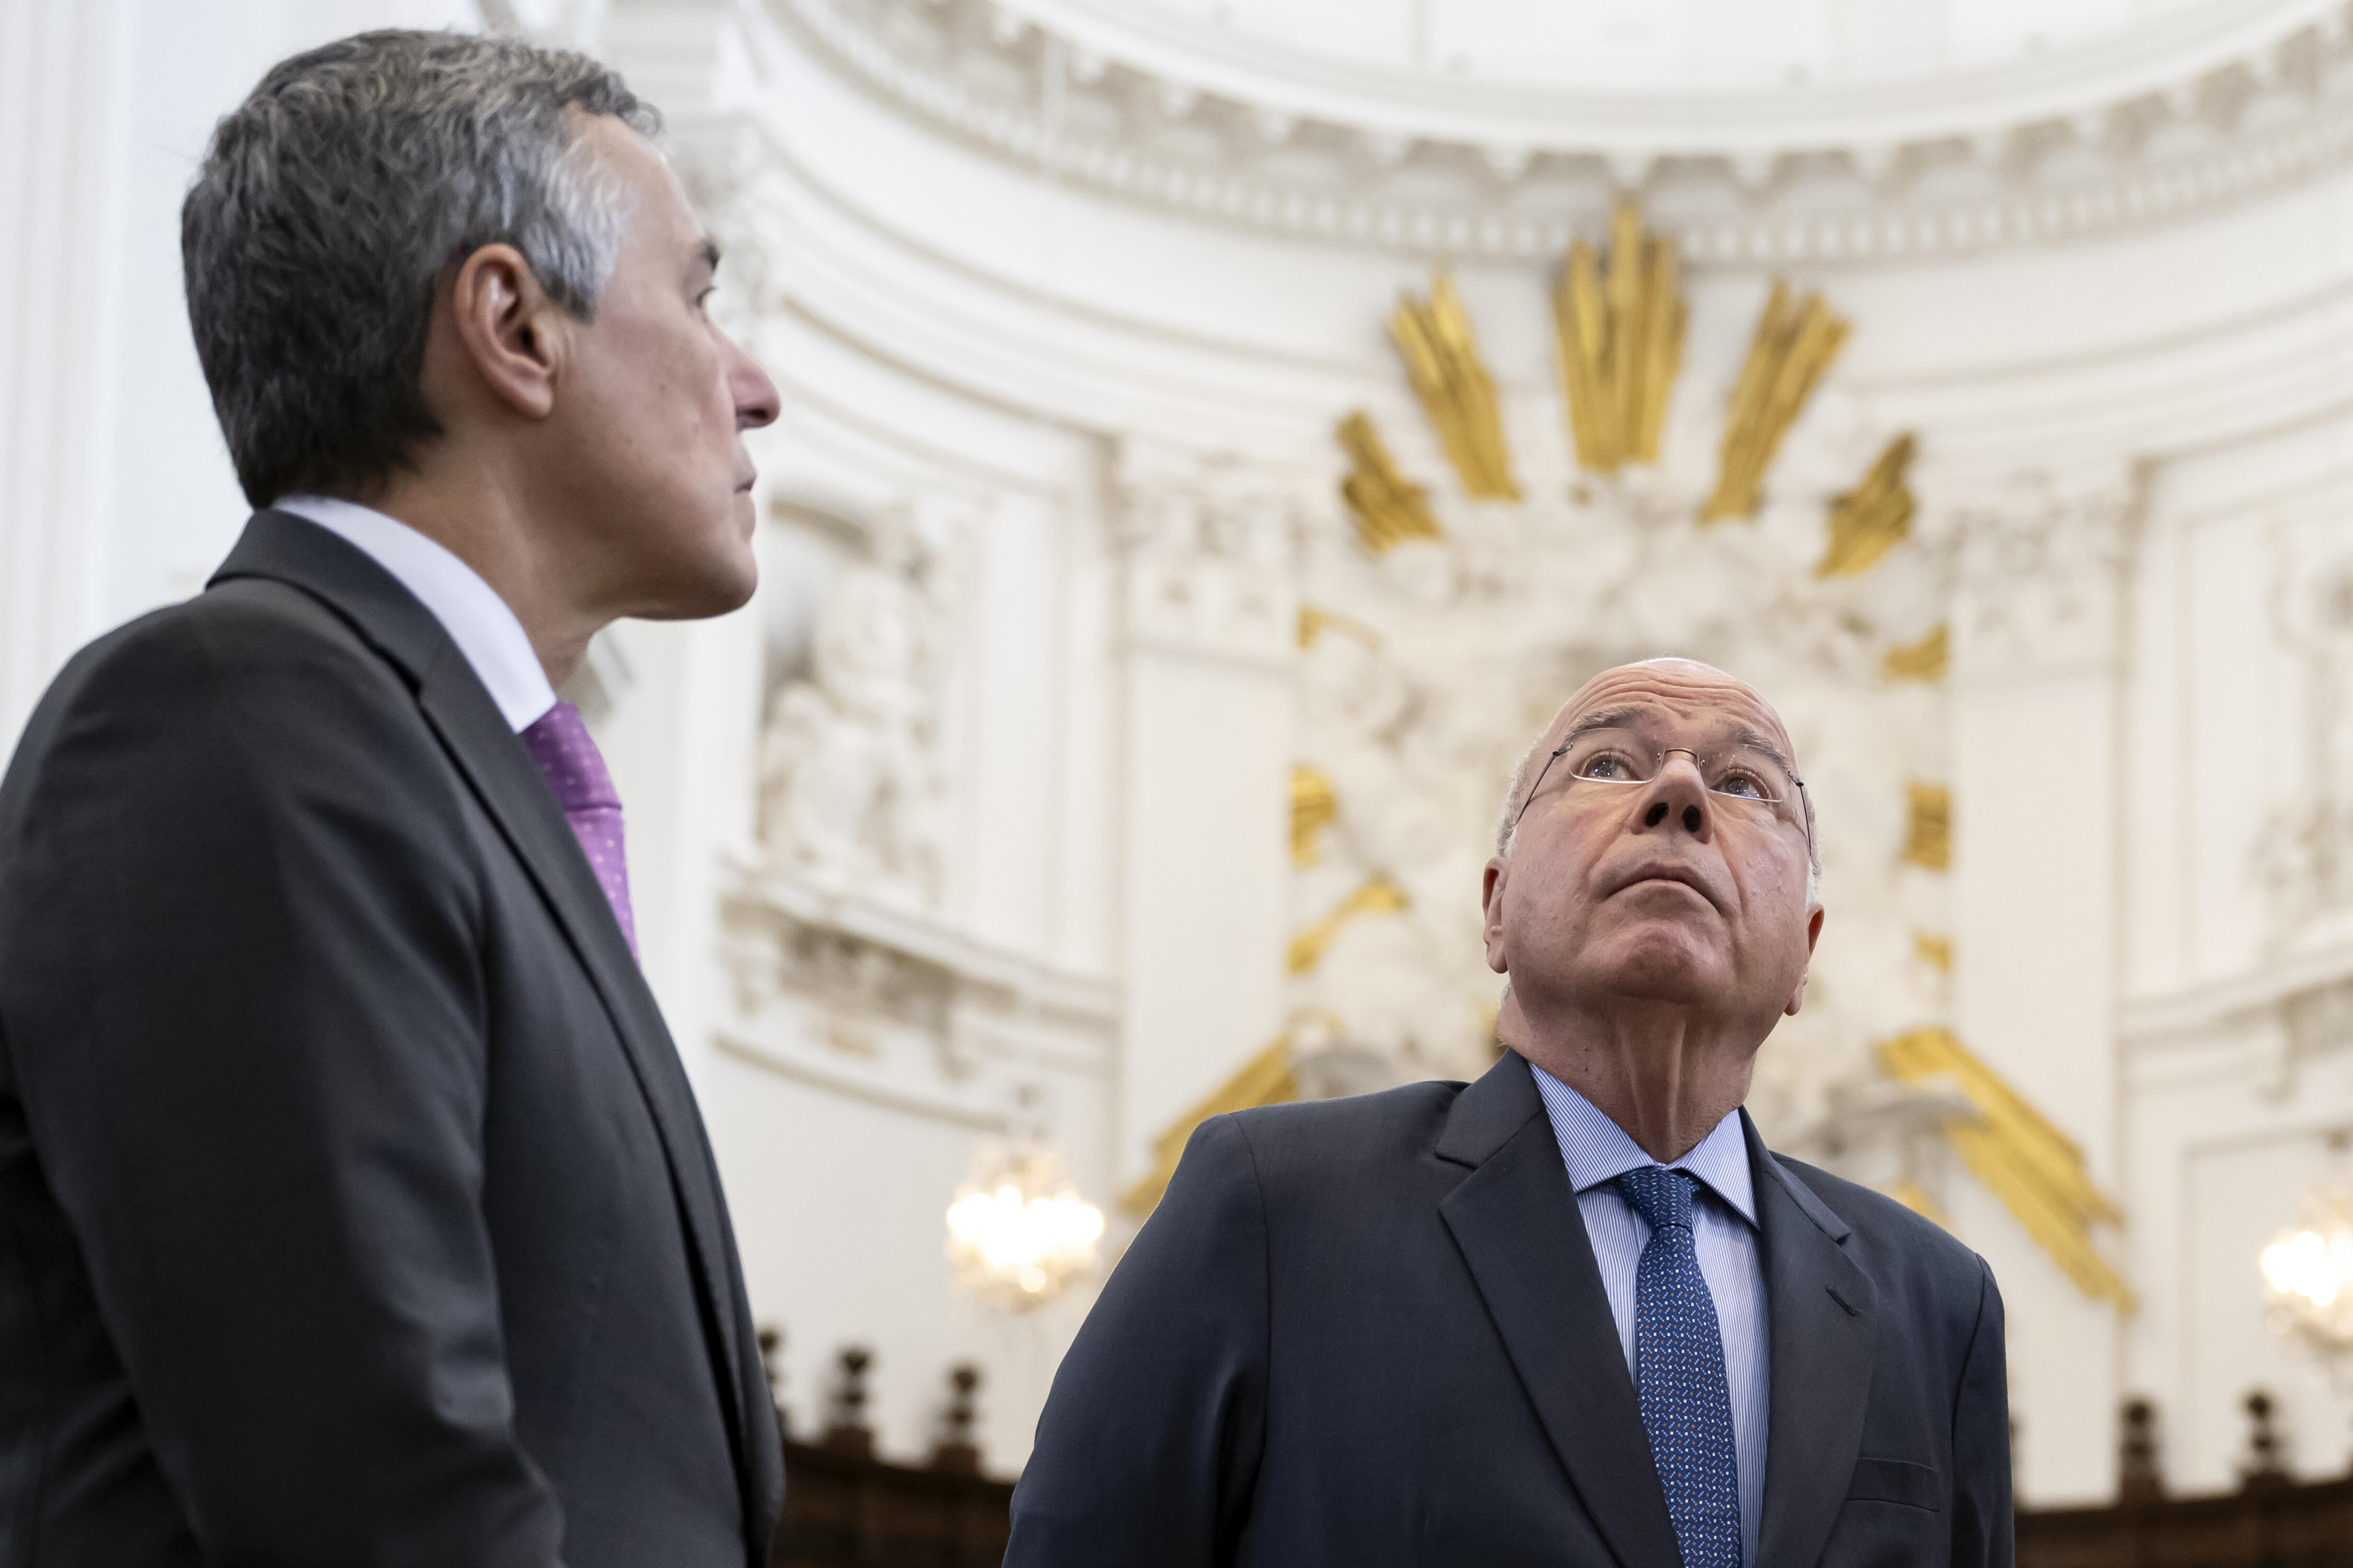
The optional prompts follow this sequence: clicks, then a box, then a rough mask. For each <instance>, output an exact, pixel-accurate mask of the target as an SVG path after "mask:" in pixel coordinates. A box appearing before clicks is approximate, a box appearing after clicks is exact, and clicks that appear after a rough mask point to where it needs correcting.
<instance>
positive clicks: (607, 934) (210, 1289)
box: [0, 512, 783, 1568]
mask: <svg viewBox="0 0 2353 1568" xmlns="http://www.w3.org/2000/svg"><path fill="white" fill-rule="evenodd" d="M782 1490H783V1470H782V1465H781V1458H780V1447H779V1444H778V1440H777V1435H776V1421H775V1417H774V1415H773V1413H772V1411H771V1409H770V1405H769V1402H768V1396H767V1389H766V1384H765V1380H764V1379H763V1377H762V1375H761V1372H760V1365H759V1356H758V1351H757V1347H756V1346H755V1345H754V1342H753V1332H752V1324H751V1321H750V1318H749V1315H748V1312H747V1310H746V1308H745V1305H744V1284H743V1279H742V1278H741V1275H740V1273H739V1272H738V1268H737V1263H736V1257H735V1243H734V1238H733V1236H732V1235H731V1234H730V1231H729V1228H728V1219H727V1209H726V1205H725V1202H724V1200H723V1197H722V1195H721V1193H720V1187H719V1176H718V1172H717V1170H716V1169H715V1168H714V1166H713V1164H712V1156H711V1151H710V1147H709V1145H708V1144H707V1143H706V1142H705V1141H704V1137H703V1129H702V1120H701V1118H700V1116H699V1114H698V1113H697V1111H696V1109H695V1104H694V1100H693V1097H692V1095H691V1091H690V1090H689V1088H688V1085H687V1080H686V1076H685V1073H684V1071H683V1069H682V1068H681V1065H680V1062H679V1058H678V1053H677V1051H676V1049H675V1048H674V1047H672V1045H671V1043H670V1036H669V1034H668V1032H667V1031H666V1030H665V1029H664V1027H663V1026H662V1021H661V1016H660V1014H659V1011H658V1010H657V1009H656V1007H655V1005H654V998H653V994H652V993H651V992H650V991H649V990H648V989H647V986H646V982H645V978H644V976H643V975H642V974H640V973H638V966H637V964H636V963H635V962H634V961H632V959H631V958H630V955H629V949H628V944H627V942H625V941H624V940H623V938H622V936H621V931H620V927H619V924H618V922H617V921H615V919H614V918H613V913H612V910H611V908H610V906H608V905H607V903H606V901H605V897H604V894H603V892H602V891H601V890H600V889H598V887H597V885H596V877H595V875H594V874H593V873H592V872H591V871H590V869H589V867H588V862H587V859H586V857H584V856H583V855H582V854H581V852H580V847H579V845H578V844H577V843H576V842H575V840H574V838H573V837H572V833H571V831H570V829H569V828H568V827H567V826H566V825H565V819H564V815H563V812H562V811H561V810H560V809H559V808H558V806H557V805H556V803H555V798H554V795H552V794H551V793H550V792H549V790H548V787H547V784H546V781H545V780H544V779H543V777H542V776H541V774H540V772H539V770H538V768H537V766H536V765H535V764H534V763H533V762H532V760H531V755H530V753H529V752H526V751H525V750H524V748H523V746H522V743H521V742H519V741H518V740H517V739H516V737H515V735H514V733H513V731H512V730H511V729H509V728H508V726H507V723H506V721H505V720H504V719H503V718H501V715H500V713H499V710H498V708H497V707H496V705H495V704H493V703H492V702H491V697H490V694H489V693H488V692H487V691H486V690H484V689H483V687H482V684H481V682H480V680H479V679H476V678H475V675H474V673H473V670H472V668H471V667H470V666H469V665H468V664H467V662H466V660H465V658H464V657H463V656H462V655H460V654H459V651H458V649H457V647H456V646H455V645H454V644H453V643H451V642H450V640H449V638H448V636H447V635H446V634H445V633H444V632H443V630H442V629H441V626H440V624H439V623H438V621H436V620H435V619H434V617H433V616H432V615H431V613H430V612H428V611H427V609H426V608H425V606H424V605H421V604H419V603H418V602H417V600H416V599H415V598H414V597H413V596H412V595H410V594H409V593H408V591H407V590H406V588H404V587H402V586H401V584H399V583H398V582H397V581H396V580H395V579H394V578H393V577H392V576H391V575H390V574H387V573H385V571H384V570H383V569H382V568H381V567H379V566H377V565H376V563H375V562H374V561H372V560H370V559H369V558H368V557H367V556H366V555H365V554H364V553H363V552H360V551H358V550H355V549H353V547H352V546H350V545H349V544H346V543H345V542H343V541H342V540H340V539H338V538H336V537H335V536H334V535H333V534H332V533H330V532H328V531H326V530H324V529H322V528H319V527H317V526H315V525H313V524H311V523H309V522H306V521H302V520H301V519H300V518H296V517H291V516H289V515H287V514H285V513H282V512H263V513H261V514H260V515H259V516H257V517H256V518H254V519H253V521H252V522H251V523H250V524H249V525H248V528H247V530H246V532H245V536H244V538H243V539H241V540H240V541H239V542H238V543H237V549H236V551H235V552H233V553H232V554H231V555H230V556H229V558H228V561H227V563H226V564H224V565H223V566H222V568H221V570H220V572H219V574H218V575H216V577H215V578H214V579H213V582H212V584H211V586H210V587H209V588H208V589H207V590H206V592H205V593H204V594H203V595H200V596H198V597H196V598H195V599H192V600H190V601H189V602H188V603H186V604H184V605H174V606H173V607H171V608H169V609H165V610H160V611H158V612H156V613H155V614H153V615H152V616H146V617H145V618H143V619H142V620H140V621H137V622H135V623H133V624H132V625H131V626H125V627H123V628H122V629H121V630H120V631H117V632H115V633H113V634H111V636H109V637H103V638H101V639H100V640H99V641H98V642H96V643H94V644H92V645H91V646H90V647H88V648H86V649H84V650H83V651H82V652H81V653H80V654H79V656H78V657H76V658H75V659H74V660H73V662H72V663H71V664H70V665H69V666H68V667H67V668H66V670H65V672H64V673H63V674H62V675H60V676H59V677H58V680H57V682H56V684H55V685H54V686H52V687H51V688H50V689H49V692H48V695H47V697H46V698H45V699H44V700H42V702H41V704H40V707H39V709H38V710H37V712H36V713H35V715H34V717H33V720H32V722H31V724H30V725H29V726H28V727H27V729H26V732H25V736H24V739H23V742H22V743H21V744H20V745H19V746H18V748H17V751H16V758H15V761H14V762H13V763H11V764H10V766H9V770H8V774H7V778H6V781H5V784H0V1563H10V1564H15V1563H58V1564H65V1563H107V1564H110V1565H112V1564H121V1565H122V1568H161V1565H164V1564H173V1565H177V1564H189V1565H192V1568H193V1565H194V1564H196V1563H337V1564H344V1563H349V1564H367V1563H450V1564H469V1565H490V1564H500V1565H511V1568H548V1565H550V1564H553V1563H557V1562H558V1561H559V1560H560V1561H562V1562H564V1563H569V1564H571V1568H595V1565H600V1564H611V1565H612V1568H638V1565H640V1564H645V1563H662V1564H666V1565H667V1564H672V1563H676V1564H688V1565H693V1568H747V1565H752V1564H758V1563H762V1562H764V1561H765V1555H766V1549H767V1542H768V1534H769V1528H770V1521H771V1520H772V1519H773V1518H774V1517H775V1514H776V1509H777V1505H778V1503H779V1501H780V1500H781V1497H782Z"/></svg>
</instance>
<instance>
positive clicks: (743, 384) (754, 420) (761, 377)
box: [727, 340, 785, 430]
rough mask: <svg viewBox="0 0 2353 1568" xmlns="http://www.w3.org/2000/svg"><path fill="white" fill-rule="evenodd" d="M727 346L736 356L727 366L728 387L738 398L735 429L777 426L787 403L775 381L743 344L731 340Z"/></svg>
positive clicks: (736, 399) (736, 401) (736, 398)
mask: <svg viewBox="0 0 2353 1568" xmlns="http://www.w3.org/2000/svg"><path fill="white" fill-rule="evenodd" d="M727 347H728V349H729V351H730V353H732V355H733V363H731V364H729V366H728V367H727V389H728V391H729V392H731V393H733V395H734V398H735V428H736V429H738V430H758V429H762V428H765V426H770V425H774V424H775V423H776V416H778V415H779V414H781V413H783V412H784V403H785V400H784V398H783V397H782V395H779V394H778V393H777V391H776V383H775V382H773V381H771V380H769V379H768V373H767V372H766V371H765V370H763V369H762V368H760V362H759V361H758V360H755V359H754V358H753V357H752V356H751V355H750V354H749V353H745V352H744V348H743V346H742V345H741V344H739V343H737V342H733V340H730V341H729V342H728V344H727Z"/></svg>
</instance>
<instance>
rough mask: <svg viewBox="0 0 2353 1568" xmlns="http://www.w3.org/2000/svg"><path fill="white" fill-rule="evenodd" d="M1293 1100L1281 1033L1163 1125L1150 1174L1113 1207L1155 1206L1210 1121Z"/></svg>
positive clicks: (1140, 1210) (1141, 1209)
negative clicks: (1197, 1134) (1196, 1134)
mask: <svg viewBox="0 0 2353 1568" xmlns="http://www.w3.org/2000/svg"><path fill="white" fill-rule="evenodd" d="M1298 1098H1299V1078H1298V1075H1297V1074H1295V1073H1293V1071H1292V1070H1291V1032H1290V1031H1289V1030H1288V1029H1286V1030H1284V1031H1283V1032H1282V1034H1281V1035H1279V1036H1277V1037H1275V1040H1274V1043H1273V1044H1272V1045H1271V1046H1269V1047H1266V1049H1264V1050H1262V1051H1261V1052H1259V1054H1258V1055H1256V1056H1254V1057H1252V1058H1250V1060H1249V1061H1248V1062H1246V1063H1244V1064H1243V1065H1242V1068H1241V1070H1240V1072H1238V1073H1236V1074H1234V1076H1233V1077H1231V1078H1229V1079H1227V1080H1226V1081H1225V1082H1224V1083H1222V1084H1219V1086H1218V1087H1217V1089H1214V1090H1212V1091H1211V1092H1210V1095H1209V1097H1208V1099H1207V1100H1203V1101H1201V1103H1200V1104H1198V1105H1197V1106H1195V1107H1193V1109H1192V1110H1187V1112H1186V1113H1185V1114H1184V1115H1182V1116H1180V1117H1178V1118H1177V1119H1176V1121H1173V1122H1171V1123H1169V1125H1168V1128H1167V1130H1166V1131H1164V1132H1162V1133H1161V1134H1160V1136H1159V1137H1157V1138H1155V1139H1154V1140H1153V1141H1152V1170H1151V1171H1150V1173H1147V1174H1146V1175H1145V1177H1144V1178H1143V1179H1142V1180H1141V1181H1138V1182H1137V1183H1136V1184H1134V1186H1132V1187H1130V1188H1128V1189H1127V1191H1126V1192H1124V1193H1123V1194H1120V1199H1119V1206H1120V1207H1121V1208H1123V1209H1124V1210H1125V1211H1126V1212H1128V1213H1129V1214H1132V1215H1147V1214H1150V1213H1151V1212H1152V1211H1153V1210H1154V1209H1155V1208H1156V1207H1158V1206H1159V1204H1160V1198H1161V1194H1164V1193H1166V1192H1167V1190H1168V1182H1169V1179H1170V1178H1171V1177H1173V1176H1175V1175H1176V1163H1177V1162H1178V1161H1179V1160H1181V1159H1183V1158H1184V1157H1185V1145H1186V1143H1187V1142H1188V1141H1189V1140H1190V1139H1191V1138H1192V1136H1193V1131H1194V1129H1196V1128H1198V1127H1199V1126H1200V1125H1201V1123H1202V1122H1204V1121H1208V1120H1209V1118H1211V1117H1212V1116H1223V1115H1225V1114H1226V1112H1228V1111H1229V1110H1249V1109H1250V1107H1252V1106H1254V1105H1281V1104H1282V1103H1283V1102H1285V1101H1286V1100H1296V1099H1298Z"/></svg>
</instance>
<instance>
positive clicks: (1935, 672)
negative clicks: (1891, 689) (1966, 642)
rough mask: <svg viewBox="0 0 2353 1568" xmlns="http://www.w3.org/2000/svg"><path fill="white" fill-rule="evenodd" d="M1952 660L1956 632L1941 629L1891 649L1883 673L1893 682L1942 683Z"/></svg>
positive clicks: (1949, 629)
mask: <svg viewBox="0 0 2353 1568" xmlns="http://www.w3.org/2000/svg"><path fill="white" fill-rule="evenodd" d="M1952 658H1953V637H1952V628H1951V627H1950V626H1937V628H1936V630H1935V631H1933V632H1930V633H1929V634H1928V635H1927V636H1926V637H1922V638H1921V639H1920V640H1919V641H1918V642H1915V643H1906V644H1905V645H1904V646H1903V647H1894V648H1889V649H1888V650H1887V659H1886V662H1885V663H1883V664H1882V665H1881V666H1880V667H1879V668H1880V673H1881V674H1883V675H1884V676H1886V677H1887V679H1890V680H1927V681H1937V680H1942V679H1945V667H1946V666H1947V665H1948V664H1950V663H1951V662H1952Z"/></svg>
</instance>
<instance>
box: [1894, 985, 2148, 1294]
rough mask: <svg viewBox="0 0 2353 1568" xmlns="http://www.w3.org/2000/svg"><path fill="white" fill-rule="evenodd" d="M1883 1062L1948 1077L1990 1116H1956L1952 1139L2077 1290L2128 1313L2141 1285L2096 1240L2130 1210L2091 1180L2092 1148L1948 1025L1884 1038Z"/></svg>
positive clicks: (1910, 1077)
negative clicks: (1968, 1120) (2087, 1152)
mask: <svg viewBox="0 0 2353 1568" xmlns="http://www.w3.org/2000/svg"><path fill="white" fill-rule="evenodd" d="M1879 1060H1880V1064H1881V1066H1883V1068H1886V1069H1887V1071H1888V1072H1889V1073H1890V1074H1891V1075H1892V1076H1894V1077H1895V1078H1898V1079H1903V1080H1904V1081H1905V1082H1906V1083H1917V1082H1920V1081H1922V1080H1923V1079H1938V1078H1942V1079H1949V1080H1950V1081H1951V1082H1952V1083H1953V1084H1954V1085H1955V1087H1957V1088H1958V1089H1960V1091H1961V1093H1962V1094H1964V1095H1966V1096H1967V1097H1968V1101H1969V1103H1970V1104H1971V1105H1973V1106H1975V1107H1977V1109H1978V1111H1980V1112H1981V1113H1982V1114H1983V1115H1984V1117H1985V1120H1984V1121H1982V1122H1979V1123H1977V1124H1975V1125H1963V1124H1947V1128H1946V1130H1945V1136H1946V1138H1947V1140H1948V1141H1949V1142H1951V1143H1952V1145H1953V1150H1954V1152H1956V1153H1957V1154H1959V1155H1960V1157H1961V1160H1962V1163H1965V1164H1967V1165H1968V1168H1969V1169H1970V1170H1971V1171H1972V1172H1974V1173H1976V1174H1977V1177H1978V1180H1979V1181H1981V1182H1983V1183H1984V1184H1986V1185H1987V1186H1988V1187H1989V1188H1990V1189H1991V1190H1992V1192H1993V1194H1994V1195H1995V1196H1996V1197H1998V1198H2000V1200H2001V1201H2002V1205H2003V1206H2004V1207H2006V1208H2008V1209H2009V1210H2010V1213H2011V1214H2012V1215H2016V1216H2017V1218H2018V1222H2019V1224H2021V1225H2022V1226H2025V1227H2026V1230H2027V1234H2028V1235H2030V1236H2031V1237H2034V1239H2035V1242H2036V1243H2037V1244H2038V1245H2039V1246H2040V1247H2042V1250H2043V1251H2044V1252H2046V1253H2048V1254H2050V1257H2051V1261H2052V1262H2053V1263H2055V1264H2057V1265H2058V1266H2059V1268H2060V1270H2061V1271H2062V1272H2063V1273H2064V1274H2065V1275H2066V1276H2067V1278H2068V1279H2072V1280H2073V1281H2074V1282H2075V1288H2076V1289H2079V1290H2081V1291H2082V1292H2083V1293H2084V1295H2086V1296H2088V1297H2090V1298H2091V1299H2092V1300H2095V1301H2114V1302H2115V1303H2116V1305H2117V1306H2119V1307H2121V1308H2122V1309H2124V1310H2126V1311H2127V1312H2129V1311H2131V1310H2133V1306H2134V1303H2133V1293H2132V1289H2131V1287H2130V1286H2128V1285H2126V1283H2125V1281H2124V1278H2123V1276H2121V1275H2119V1274H2118V1273H2117V1272H2116V1269H2115V1268H2111V1267H2110V1266H2109V1264H2108V1261H2107V1260H2106V1259H2105V1258H2102V1257H2101V1256H2100V1255H2099V1253H2098V1252H2096V1251H2094V1249H2093V1247H2092V1239H2091V1230H2092V1226H2094V1225H2121V1224H2123V1223H2124V1215H2122V1214H2120V1213H2119V1212H2118V1211H2117V1209H2116V1205H2115V1204H2114V1203H2113V1202H2111V1201H2110V1200H2109V1199H2108V1198H2107V1196H2106V1195H2105V1194H2103V1193H2101V1192H2100V1190H2099V1189H2098V1188H2096V1187H2094V1185H2093V1184H2092V1180H2091V1178H2090V1176H2088V1175H2087V1174H2085V1173H2084V1151H2083V1150H2082V1149H2081V1148H2080V1147H2078V1146H2077V1145H2076V1144H2075V1142H2073V1140H2072V1139H2070V1138H2068V1137H2067V1135H2066V1134H2065V1133H2063V1132H2061V1131H2059V1130H2058V1129H2057V1128H2056V1127H2053V1126H2052V1124H2051V1123H2050V1122H2049V1121H2047V1120H2045V1119H2044V1118H2043V1116H2042V1112H2040V1111H2038V1110H2035V1109H2034V1108H2033V1107H2032V1106H2031V1105H2029V1104H2027V1102H2026V1100H2024V1098H2023V1097H2021V1095H2020V1094H2019V1092H2018V1091H2017V1090H2016V1089H2012V1088H2011V1087H2010V1085H2009V1084H2007V1083H2005V1082H2004V1081H2002V1079H2001V1077H2000V1074H1998V1073H1996V1072H1995V1071H1994V1070H1993V1069H1992V1068H1989V1067H1988V1066H1987V1065H1986V1064H1985V1063H1984V1062H1982V1061H1979V1060H1978V1058H1976V1057H1975V1056H1973V1055H1971V1054H1970V1053H1969V1051H1968V1049H1967V1048H1966V1047H1963V1046H1962V1044H1961V1043H1960V1041H1958V1040H1957V1039H1955V1038H1954V1037H1953V1036H1952V1035H1951V1033H1950V1032H1949V1031H1947V1030H1944V1029H1915V1030H1913V1031H1912V1032H1911V1033H1909V1034H1905V1035H1899V1036H1897V1037H1895V1038H1894V1039H1892V1040H1883V1041H1882V1042H1880V1045H1879Z"/></svg>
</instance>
